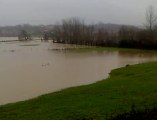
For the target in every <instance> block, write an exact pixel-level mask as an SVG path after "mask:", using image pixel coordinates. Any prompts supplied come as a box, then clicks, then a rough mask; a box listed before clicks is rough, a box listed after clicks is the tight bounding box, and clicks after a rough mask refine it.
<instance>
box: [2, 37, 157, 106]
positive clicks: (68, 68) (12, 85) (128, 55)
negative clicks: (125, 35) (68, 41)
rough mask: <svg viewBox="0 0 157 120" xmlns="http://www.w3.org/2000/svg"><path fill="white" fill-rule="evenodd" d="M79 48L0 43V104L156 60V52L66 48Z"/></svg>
mask: <svg viewBox="0 0 157 120" xmlns="http://www.w3.org/2000/svg"><path fill="white" fill-rule="evenodd" d="M1 39H2V38H1ZM3 39H4V38H3ZM9 40H10V39H9ZM80 47H84V46H76V45H63V44H54V43H52V42H51V41H49V42H41V41H39V40H35V41H30V42H17V41H16V42H3V43H0V104H6V103H11V102H17V101H21V100H26V99H30V98H33V97H36V96H39V95H41V94H45V93H49V92H53V91H57V90H61V89H64V88H67V87H71V86H78V85H83V84H89V83H93V82H96V81H99V80H102V79H104V78H106V77H108V73H109V72H110V71H111V70H112V69H115V68H118V67H122V66H125V65H127V64H136V63H142V62H147V61H155V60H157V52H146V51H133V52H131V51H129V52H125V51H103V52H102V51H101V52H97V51H90V52H87V51H86V52H76V51H73V50H69V48H80ZM65 49H66V50H65Z"/></svg>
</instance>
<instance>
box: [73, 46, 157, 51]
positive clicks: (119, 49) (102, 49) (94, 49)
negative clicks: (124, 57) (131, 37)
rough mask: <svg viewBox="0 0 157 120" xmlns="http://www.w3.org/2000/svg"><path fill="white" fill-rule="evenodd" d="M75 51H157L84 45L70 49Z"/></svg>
mask: <svg viewBox="0 0 157 120" xmlns="http://www.w3.org/2000/svg"><path fill="white" fill-rule="evenodd" d="M71 50H73V51H76V52H91V51H97V52H104V51H111V52H113V51H120V52H157V51H156V50H147V49H134V48H119V47H85V48H75V49H71Z"/></svg>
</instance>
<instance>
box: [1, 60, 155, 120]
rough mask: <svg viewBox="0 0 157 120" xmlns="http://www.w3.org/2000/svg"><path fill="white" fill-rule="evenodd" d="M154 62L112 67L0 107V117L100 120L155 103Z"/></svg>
mask: <svg viewBox="0 0 157 120" xmlns="http://www.w3.org/2000/svg"><path fill="white" fill-rule="evenodd" d="M156 71H157V62H151V63H145V64H138V65H133V66H128V67H124V68H120V69H116V70H113V71H112V72H111V74H110V78H108V79H107V80H102V81H100V82H97V83H95V84H91V85H85V86H80V87H74V88H69V89H65V90H62V91H59V92H56V93H51V94H47V95H43V96H40V97H38V98H35V99H32V100H28V101H24V102H18V103H14V104H8V105H4V106H1V107H0V120H76V119H78V120H82V119H92V118H93V119H96V120H103V119H106V116H107V117H108V116H110V115H111V114H112V115H117V114H120V113H123V112H127V111H128V112H129V111H130V110H131V109H132V106H135V107H136V109H138V110H142V109H145V108H146V107H147V108H150V109H151V108H153V107H157V87H156V85H157V75H156Z"/></svg>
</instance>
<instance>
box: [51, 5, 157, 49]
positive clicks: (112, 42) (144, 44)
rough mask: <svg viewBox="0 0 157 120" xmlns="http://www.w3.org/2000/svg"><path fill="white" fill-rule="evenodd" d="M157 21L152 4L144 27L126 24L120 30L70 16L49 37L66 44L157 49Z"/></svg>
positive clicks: (55, 27) (56, 26)
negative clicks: (91, 23) (109, 28)
mask: <svg viewBox="0 0 157 120" xmlns="http://www.w3.org/2000/svg"><path fill="white" fill-rule="evenodd" d="M156 21H157V16H156V14H155V10H154V8H153V7H152V6H150V7H149V8H148V9H147V12H146V22H145V24H144V27H143V28H138V27H135V26H128V25H124V26H121V27H120V28H119V29H118V30H114V29H113V30H108V29H107V28H104V27H101V26H99V27H97V25H89V24H85V22H84V21H83V20H81V19H79V18H70V19H65V20H63V21H62V23H61V24H58V25H55V26H54V27H53V30H52V31H51V35H50V36H49V37H50V38H51V39H53V41H54V42H57V43H65V44H79V45H90V46H112V47H129V48H144V49H157V24H156Z"/></svg>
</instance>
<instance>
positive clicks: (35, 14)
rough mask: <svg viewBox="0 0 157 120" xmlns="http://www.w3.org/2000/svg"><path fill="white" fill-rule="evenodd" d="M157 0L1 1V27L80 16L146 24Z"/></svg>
mask: <svg viewBox="0 0 157 120" xmlns="http://www.w3.org/2000/svg"><path fill="white" fill-rule="evenodd" d="M149 5H153V6H154V8H155V9H156V7H157V0H0V26H4V25H16V24H24V23H29V24H54V23H56V22H57V21H61V20H62V19H64V18H69V17H79V18H82V19H84V20H85V21H86V22H90V23H97V22H104V23H118V24H131V25H142V24H143V22H144V19H145V12H146V8H147V7H148V6H149Z"/></svg>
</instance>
